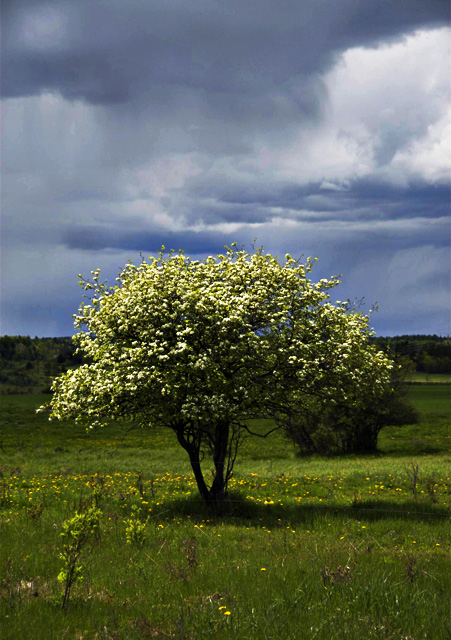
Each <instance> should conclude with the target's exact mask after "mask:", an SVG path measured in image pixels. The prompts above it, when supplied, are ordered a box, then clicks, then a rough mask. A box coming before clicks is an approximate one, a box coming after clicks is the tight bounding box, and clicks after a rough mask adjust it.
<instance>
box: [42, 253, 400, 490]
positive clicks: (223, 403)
mask: <svg viewBox="0 0 451 640" xmlns="http://www.w3.org/2000/svg"><path fill="white" fill-rule="evenodd" d="M312 266H313V260H311V259H310V258H309V259H308V260H307V262H306V264H301V263H300V262H299V261H296V260H294V259H293V258H292V257H291V256H289V255H287V256H285V261H284V263H283V264H282V263H280V262H279V261H278V260H277V258H275V257H273V256H271V255H266V254H264V253H263V250H262V249H258V250H256V251H254V252H253V253H252V254H249V253H247V252H246V251H244V250H238V249H237V248H236V245H235V244H233V245H232V246H231V248H226V251H225V253H224V255H218V256H217V257H208V258H207V259H206V260H204V261H203V262H199V261H194V260H191V259H190V258H188V257H186V256H185V255H184V254H183V253H182V252H179V253H178V254H177V253H173V252H171V253H170V254H169V255H167V256H165V255H164V247H163V249H162V251H161V252H160V253H159V256H158V257H157V258H152V259H150V260H149V261H142V262H141V264H139V265H137V266H136V265H134V264H132V263H129V264H127V265H126V267H125V268H124V269H123V270H122V272H121V273H120V274H119V277H118V278H117V279H116V281H117V284H116V285H115V286H111V287H109V286H107V285H105V284H103V283H102V282H101V281H100V272H99V271H98V270H97V271H93V272H92V279H91V281H86V280H81V282H80V284H81V286H82V287H83V288H84V289H85V290H86V291H89V292H90V293H91V297H90V298H89V299H88V301H87V302H84V303H82V305H81V306H80V309H79V313H78V315H76V316H75V326H76V328H77V329H79V332H78V333H77V334H76V335H75V336H74V340H75V342H76V344H77V345H78V350H79V351H80V352H82V353H84V354H86V356H87V357H88V360H89V364H83V365H82V366H80V367H79V368H78V369H74V370H70V371H68V372H67V373H66V374H64V375H62V376H60V377H59V378H57V379H56V380H55V381H54V384H53V391H54V395H53V398H52V400H51V402H50V403H49V404H50V407H51V410H52V411H51V417H53V418H67V417H75V418H76V419H77V421H79V422H82V423H84V424H86V425H87V426H88V427H90V428H93V427H94V426H96V425H101V424H104V423H105V422H107V421H108V420H111V419H112V418H113V419H114V418H134V419H135V420H138V421H139V423H140V424H141V425H143V426H147V427H149V426H157V425H158V426H163V427H167V428H169V429H172V431H173V432H174V434H175V435H176V437H177V440H178V442H179V443H180V445H181V446H182V447H183V448H184V449H185V451H186V452H187V453H188V456H189V460H190V463H191V467H192V469H193V472H194V476H195V479H196V482H197V486H198V489H199V492H200V494H201V495H202V497H203V498H204V499H205V500H206V501H210V500H213V501H214V500H219V499H221V498H222V497H223V496H224V495H225V494H226V492H227V483H228V480H229V478H230V476H231V473H232V468H233V463H234V461H235V458H236V455H237V451H238V446H239V443H240V441H241V439H242V437H243V436H244V435H245V434H246V433H250V430H249V427H248V425H247V421H248V419H250V418H255V417H273V418H275V419H276V421H277V422H276V428H278V426H277V425H279V427H281V426H283V424H284V419H286V416H287V414H289V406H291V405H292V403H293V402H294V401H295V400H296V398H297V396H298V395H299V394H300V393H301V394H302V395H303V396H312V397H313V396H314V397H320V398H321V401H322V402H336V401H337V399H340V400H343V399H344V395H345V394H346V393H349V389H353V388H358V389H359V390H365V389H368V392H369V393H372V394H375V395H377V394H379V393H382V392H383V391H384V390H385V389H386V387H387V385H389V383H390V374H389V369H390V366H391V365H390V361H389V360H388V359H387V358H386V356H384V355H383V354H382V353H381V352H376V351H375V350H374V349H373V348H371V347H370V346H369V345H368V340H367V335H368V318H367V317H365V316H363V315H361V314H359V313H356V312H353V311H350V310H349V308H348V306H347V305H346V304H343V303H337V304H336V305H332V304H331V303H330V299H329V294H328V290H329V289H331V288H332V287H334V286H336V284H337V283H338V280H337V279H336V278H332V279H330V280H325V279H323V280H320V281H319V282H318V283H316V284H313V283H312V282H311V281H310V279H309V277H308V275H309V273H310V271H311V268H312ZM80 277H81V276H80ZM88 295H89V294H88ZM350 397H351V401H352V394H350ZM290 403H291V405H290ZM266 435H268V434H266ZM206 454H210V455H211V456H212V458H213V464H214V476H213V480H212V483H211V485H210V486H208V485H207V483H206V480H205V477H204V474H203V471H202V464H201V463H202V460H203V458H204V456H205V455H206Z"/></svg>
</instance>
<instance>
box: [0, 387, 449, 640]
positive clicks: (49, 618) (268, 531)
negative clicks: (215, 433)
mask: <svg viewBox="0 0 451 640" xmlns="http://www.w3.org/2000/svg"><path fill="white" fill-rule="evenodd" d="M450 389H451V387H450V386H449V385H432V384H421V385H412V386H411V387H410V388H409V393H410V396H411V398H412V400H413V402H414V403H415V405H416V406H417V408H418V409H419V411H420V412H421V421H420V423H419V424H416V425H408V426H404V427H397V428H392V427H387V428H385V429H384V430H383V431H382V432H381V435H380V438H379V453H378V454H376V455H366V456H363V455H360V456H357V455H353V456H340V457H333V458H321V457H311V458H300V457H298V456H297V455H296V452H295V451H294V449H293V447H292V445H291V444H290V443H289V442H288V441H287V440H286V439H284V438H283V437H282V436H281V435H280V434H273V435H272V436H271V437H269V438H268V439H259V438H253V439H249V440H246V441H245V442H244V443H243V446H242V450H241V453H240V455H239V457H238V461H237V465H236V470H235V475H234V478H233V479H232V482H231V484H230V501H228V502H227V503H225V504H222V505H217V506H216V507H214V508H207V507H206V506H205V505H204V504H203V503H202V501H200V499H199V496H198V494H197V490H196V486H195V483H194V479H193V477H192V474H191V472H190V468H189V464H188V460H187V458H186V454H185V452H184V451H183V450H182V449H181V448H180V447H179V445H178V444H177V442H176V440H175V436H173V435H172V433H171V432H170V431H164V430H157V431H155V432H147V431H142V430H138V429H135V428H133V425H132V424H129V425H123V424H121V425H119V424H114V425H111V426H110V427H109V428H107V429H105V430H102V431H99V432H97V433H94V434H87V433H86V432H85V431H84V430H83V429H81V428H78V427H76V426H75V425H74V424H72V423H69V422H66V423H56V422H51V423H49V422H48V420H47V417H46V415H43V414H38V415H36V413H35V409H36V407H37V406H39V405H40V404H41V403H42V402H44V401H46V400H47V399H48V396H35V395H20V396H4V397H3V398H2V432H1V437H0V465H1V472H2V477H1V492H0V506H1V510H0V535H1V540H2V544H1V551H0V554H1V555H0V581H1V585H0V586H1V591H0V593H1V600H0V608H1V612H0V614H1V618H0V619H1V620H2V622H1V623H0V624H1V633H0V635H1V637H2V638H5V640H6V639H13V638H14V639H16V638H21V639H25V640H26V639H28V638H29V639H30V640H31V639H33V640H40V639H42V640H49V639H54V638H55V639H56V638H58V639H59V638H61V639H63V638H65V639H66V638H70V639H82V638H83V639H86V640H87V639H94V638H98V639H105V640H106V639H115V640H116V639H117V640H120V639H124V640H125V639H128V638H131V639H133V638H136V639H138V638H139V639H141V638H161V639H163V638H174V639H175V638H177V639H195V640H197V639H198V638H207V639H208V638H236V639H238V638H240V639H243V640H246V639H249V640H250V639H252V640H254V639H256V640H259V639H271V640H272V639H277V638H280V639H281V640H291V639H292V640H294V639H299V638H307V639H309V638H319V639H327V640H329V639H333V638H337V639H338V638H355V639H356V640H357V639H358V640H361V639H362V638H365V639H366V638H378V639H379V638H384V639H397V640H401V639H403V640H419V639H428V640H434V639H437V640H441V639H442V638H451V621H450V609H451V607H450V598H449V593H450V592H451V563H450V554H449V551H450V520H451V479H450V458H451V438H450V428H449V426H450V425H449V410H450ZM266 426H267V425H266ZM264 427H265V425H264V424H262V423H260V422H259V421H255V424H254V425H253V428H254V429H257V430H258V429H261V430H263V429H264ZM206 464H207V466H206V469H207V470H208V468H209V467H208V463H206ZM92 504H96V505H97V506H98V507H99V508H100V510H101V514H102V515H101V519H100V536H99V538H98V540H95V541H94V542H93V543H92V544H87V545H86V548H85V549H84V550H83V553H82V555H81V557H80V565H81V566H82V569H81V573H82V576H83V580H82V581H80V582H79V583H76V584H75V585H74V586H73V589H72V593H71V598H70V601H69V604H68V607H67V610H66V611H65V610H63V609H62V606H61V605H62V594H63V591H64V584H62V583H61V582H59V581H58V579H57V578H58V574H59V573H60V571H61V569H62V567H63V561H62V559H61V558H60V555H59V554H60V553H61V551H62V548H63V539H62V537H61V532H62V524H63V521H65V520H67V519H69V518H71V517H73V515H74V513H75V511H79V512H83V510H86V509H88V508H89V506H90V505H92ZM124 521H127V524H126V523H125V522H124ZM144 523H146V524H145V526H144V527H143V525H144ZM127 529H128V531H127ZM133 531H134V532H135V533H133ZM139 531H142V533H141V534H139V533H138V532H139ZM127 540H128V541H127Z"/></svg>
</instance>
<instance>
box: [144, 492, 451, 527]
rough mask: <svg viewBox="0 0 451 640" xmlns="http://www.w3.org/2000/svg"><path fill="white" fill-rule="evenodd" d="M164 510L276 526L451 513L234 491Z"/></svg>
mask: <svg viewBox="0 0 451 640" xmlns="http://www.w3.org/2000/svg"><path fill="white" fill-rule="evenodd" d="M160 509H161V510H159V511H157V510H156V509H154V510H153V513H152V515H153V516H155V517H160V516H164V517H167V518H170V519H171V518H183V517H185V518H186V517H188V516H189V517H190V518H191V520H192V521H193V522H196V521H205V520H209V522H210V523H212V524H215V523H218V524H219V523H229V524H232V523H233V524H234V525H235V526H236V525H240V524H242V525H243V526H247V527H252V526H254V527H261V526H266V527H272V528H276V527H277V526H280V525H281V523H282V524H283V523H286V522H290V523H296V524H302V523H305V524H311V523H313V522H314V521H315V520H323V519H324V518H325V517H328V518H336V519H339V520H341V519H346V520H349V519H354V520H361V519H363V518H364V519H365V521H370V522H371V521H378V520H397V519H400V520H403V521H405V520H411V521H423V522H430V523H432V522H439V521H441V520H442V519H443V518H445V517H446V518H449V517H450V516H451V512H450V509H449V508H447V507H445V506H441V505H437V504H432V503H426V502H415V501H414V500H406V501H404V502H402V503H399V502H394V501H386V500H384V501H383V502H381V501H377V500H362V501H359V502H358V503H357V504H355V505H349V506H341V505H326V504H321V505H308V504H299V505H278V504H268V505H265V504H263V503H258V502H254V501H251V500H249V499H246V498H244V497H243V496H241V495H240V494H238V493H231V494H230V495H229V496H228V498H226V499H224V500H223V501H221V502H218V503H209V504H206V503H204V501H203V500H201V499H200V498H198V497H196V496H193V497H189V498H180V499H172V500H171V501H168V502H165V503H164V505H161V507H160Z"/></svg>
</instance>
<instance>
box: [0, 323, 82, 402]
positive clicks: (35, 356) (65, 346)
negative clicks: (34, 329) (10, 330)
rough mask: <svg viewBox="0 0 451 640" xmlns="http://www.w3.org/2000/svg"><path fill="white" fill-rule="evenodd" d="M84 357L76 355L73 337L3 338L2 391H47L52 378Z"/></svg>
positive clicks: (0, 341)
mask: <svg viewBox="0 0 451 640" xmlns="http://www.w3.org/2000/svg"><path fill="white" fill-rule="evenodd" d="M82 361H83V357H82V356H80V355H79V354H74V345H73V344H72V338H30V337H28V336H1V337H0V390H1V392H2V393H43V392H44V393H45V392H47V391H50V385H51V382H52V379H53V378H54V377H55V376H57V375H59V374H60V373H63V372H65V371H67V370H68V369H69V368H73V367H78V366H79V365H80V364H81V363H82Z"/></svg>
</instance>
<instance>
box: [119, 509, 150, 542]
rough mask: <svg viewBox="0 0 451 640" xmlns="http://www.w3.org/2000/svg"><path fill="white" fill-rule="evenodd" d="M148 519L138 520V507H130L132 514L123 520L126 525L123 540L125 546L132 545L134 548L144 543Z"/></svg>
mask: <svg viewBox="0 0 451 640" xmlns="http://www.w3.org/2000/svg"><path fill="white" fill-rule="evenodd" d="M148 521H149V518H146V519H145V520H141V519H140V518H139V507H138V506H137V505H133V506H132V513H131V514H130V517H128V518H127V519H126V520H124V524H125V525H126V529H125V539H126V541H127V544H132V545H134V546H135V547H142V546H143V545H144V543H145V541H146V537H147V532H146V527H147V523H148Z"/></svg>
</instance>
